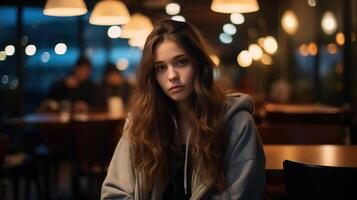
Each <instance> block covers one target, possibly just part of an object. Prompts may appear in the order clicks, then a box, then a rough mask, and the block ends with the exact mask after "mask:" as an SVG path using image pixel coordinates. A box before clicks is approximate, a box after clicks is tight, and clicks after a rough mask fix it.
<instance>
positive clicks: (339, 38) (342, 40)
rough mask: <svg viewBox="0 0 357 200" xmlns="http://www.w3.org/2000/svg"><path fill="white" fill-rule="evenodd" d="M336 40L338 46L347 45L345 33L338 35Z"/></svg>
mask: <svg viewBox="0 0 357 200" xmlns="http://www.w3.org/2000/svg"><path fill="white" fill-rule="evenodd" d="M335 39H336V43H337V44H338V45H341V46H342V45H344V44H345V35H344V34H343V33H341V32H339V33H337V35H336V37H335Z"/></svg>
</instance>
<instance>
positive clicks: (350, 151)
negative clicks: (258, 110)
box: [264, 145, 357, 170]
mask: <svg viewBox="0 0 357 200" xmlns="http://www.w3.org/2000/svg"><path fill="white" fill-rule="evenodd" d="M264 151H265V157H266V167H265V168H266V170H282V169H283V161H284V160H293V161H297V162H302V163H309V164H316V165H326V166H335V167H357V145H350V146H348V145H264Z"/></svg>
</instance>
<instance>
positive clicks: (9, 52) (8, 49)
mask: <svg viewBox="0 0 357 200" xmlns="http://www.w3.org/2000/svg"><path fill="white" fill-rule="evenodd" d="M5 53H6V55H7V56H12V55H14V54H15V46H14V45H11V44H10V45H6V47H5Z"/></svg>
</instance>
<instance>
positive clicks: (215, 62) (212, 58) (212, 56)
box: [209, 54, 221, 66]
mask: <svg viewBox="0 0 357 200" xmlns="http://www.w3.org/2000/svg"><path fill="white" fill-rule="evenodd" d="M209 57H210V58H211V60H212V61H213V63H214V64H215V65H216V66H218V65H219V63H220V62H221V61H220V59H219V57H218V56H217V55H214V54H212V55H210V56H209Z"/></svg>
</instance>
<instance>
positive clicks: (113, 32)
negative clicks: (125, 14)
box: [107, 26, 122, 39]
mask: <svg viewBox="0 0 357 200" xmlns="http://www.w3.org/2000/svg"><path fill="white" fill-rule="evenodd" d="M121 32H122V31H121V28H120V26H111V27H110V28H109V29H108V32H107V34H108V37H110V38H113V39H115V38H119V37H120V35H121Z"/></svg>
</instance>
